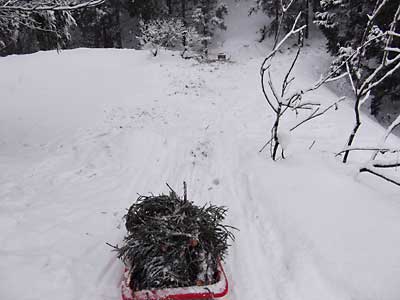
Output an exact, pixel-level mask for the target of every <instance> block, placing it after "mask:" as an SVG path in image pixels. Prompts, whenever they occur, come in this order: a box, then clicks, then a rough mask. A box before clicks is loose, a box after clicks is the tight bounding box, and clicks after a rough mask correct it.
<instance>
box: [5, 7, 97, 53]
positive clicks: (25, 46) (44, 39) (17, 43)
mask: <svg viewBox="0 0 400 300" xmlns="http://www.w3.org/2000/svg"><path fill="white" fill-rule="evenodd" d="M102 2H103V0H88V1H72V0H58V1H55V0H30V1H27V0H14V1H7V0H0V55H8V54H14V53H18V54H19V53H31V52H35V51H38V50H49V49H60V48H62V47H65V46H67V44H68V42H69V41H70V39H71V30H72V28H73V27H74V26H75V25H76V22H75V19H74V17H73V14H72V12H73V11H75V10H79V9H83V8H88V7H94V6H97V5H99V4H101V3H102Z"/></svg>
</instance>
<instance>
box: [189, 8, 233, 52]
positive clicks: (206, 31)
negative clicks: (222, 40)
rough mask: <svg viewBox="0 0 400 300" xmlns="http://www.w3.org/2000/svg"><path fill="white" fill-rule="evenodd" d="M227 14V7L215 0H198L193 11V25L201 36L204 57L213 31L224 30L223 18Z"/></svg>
mask: <svg viewBox="0 0 400 300" xmlns="http://www.w3.org/2000/svg"><path fill="white" fill-rule="evenodd" d="M227 14H228V7H227V5H226V4H225V3H221V2H219V1H216V0H199V1H198V3H197V6H196V8H195V9H194V11H193V14H192V19H193V23H194V26H195V27H196V29H197V32H198V33H199V34H200V35H201V43H202V45H203V53H204V55H205V56H206V57H207V56H208V46H209V41H210V39H211V38H212V36H213V34H214V32H215V30H226V25H225V22H224V17H225V16H226V15H227Z"/></svg>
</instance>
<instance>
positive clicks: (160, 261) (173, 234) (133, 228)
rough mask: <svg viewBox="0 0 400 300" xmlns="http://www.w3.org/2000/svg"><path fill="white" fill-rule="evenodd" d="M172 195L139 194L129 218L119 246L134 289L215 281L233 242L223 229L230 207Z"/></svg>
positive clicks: (230, 233)
mask: <svg viewBox="0 0 400 300" xmlns="http://www.w3.org/2000/svg"><path fill="white" fill-rule="evenodd" d="M186 198H187V197H186V193H185V197H184V198H183V199H181V198H180V197H178V196H177V194H176V193H175V192H174V191H173V190H172V189H171V192H170V194H169V195H159V196H139V198H138V199H137V201H136V202H135V203H134V204H133V205H132V206H131V207H130V208H129V210H128V214H127V215H126V229H127V231H128V235H127V236H126V237H125V239H124V245H123V246H122V247H117V251H118V255H119V258H121V259H122V260H123V261H124V263H125V264H126V265H127V266H128V267H129V270H130V287H131V288H132V290H134V291H137V290H143V289H160V288H172V287H187V286H193V285H207V284H212V283H214V282H215V281H216V280H217V276H218V275H217V274H218V270H217V267H218V262H219V260H223V259H224V256H225V255H226V253H227V249H228V246H229V244H228V240H229V239H232V240H233V239H234V236H233V234H232V232H231V231H230V229H231V228H232V227H230V226H226V225H223V224H222V222H223V220H224V218H225V215H226V212H227V209H226V208H225V207H219V206H215V205H211V204H209V205H206V206H203V207H199V206H196V205H194V204H193V202H191V201H188V200H187V199H186Z"/></svg>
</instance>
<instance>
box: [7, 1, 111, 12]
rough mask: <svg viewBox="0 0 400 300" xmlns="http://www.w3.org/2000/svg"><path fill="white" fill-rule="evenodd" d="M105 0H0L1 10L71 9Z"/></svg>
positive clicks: (91, 5)
mask: <svg viewBox="0 0 400 300" xmlns="http://www.w3.org/2000/svg"><path fill="white" fill-rule="evenodd" d="M104 2H105V0H89V1H84V2H80V3H77V2H76V1H21V0H16V1H0V12H1V11H14V12H39V11H72V10H77V9H82V8H88V7H94V6H98V5H100V4H103V3H104Z"/></svg>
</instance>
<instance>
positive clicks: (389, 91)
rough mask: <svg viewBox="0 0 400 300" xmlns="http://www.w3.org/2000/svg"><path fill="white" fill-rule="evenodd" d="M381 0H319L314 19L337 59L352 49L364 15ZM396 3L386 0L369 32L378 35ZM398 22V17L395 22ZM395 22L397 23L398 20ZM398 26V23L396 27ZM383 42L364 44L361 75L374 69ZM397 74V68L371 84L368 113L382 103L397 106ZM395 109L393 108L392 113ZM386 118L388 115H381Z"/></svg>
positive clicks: (365, 19) (397, 44) (399, 96)
mask: <svg viewBox="0 0 400 300" xmlns="http://www.w3.org/2000/svg"><path fill="white" fill-rule="evenodd" d="M379 3H381V1H376V0H359V1H351V0H322V1H320V10H319V11H317V12H316V14H315V23H316V24H317V25H318V26H319V28H320V29H321V30H322V32H323V33H324V35H325V36H326V38H327V50H328V52H330V53H331V54H333V55H337V56H338V59H337V62H338V61H340V59H341V58H342V59H343V57H344V54H345V53H348V52H349V51H351V49H353V50H354V48H355V47H357V45H358V44H359V43H360V41H361V39H362V38H363V32H364V31H365V28H366V26H367V23H368V15H370V14H371V13H372V12H373V11H374V9H375V7H376V5H377V4H379ZM398 6H399V3H398V1H396V0H388V1H386V5H385V6H384V7H383V9H382V11H381V12H380V13H379V15H377V17H376V20H375V24H376V25H377V26H375V27H373V28H371V30H370V35H371V37H372V38H373V36H374V35H375V36H376V35H378V34H379V32H374V30H376V29H377V28H379V30H387V29H388V28H389V26H390V22H391V20H392V17H391V16H392V15H393V13H394V12H395V11H396V9H397V7H398ZM398 23H400V21H399V22H398ZM397 26H400V25H399V24H398V25H397ZM397 29H399V27H397ZM383 47H384V44H383V43H373V44H372V45H371V46H370V47H368V49H367V52H366V53H365V58H366V60H365V61H364V62H363V64H362V70H363V74H364V75H363V76H364V77H366V76H368V75H369V74H371V73H372V72H373V71H374V70H375V66H376V65H377V63H378V61H379V60H380V59H381V57H382V51H383ZM392 47H400V42H399V39H394V40H393V41H392ZM399 82H400V74H399V72H397V73H395V74H393V75H392V78H391V80H387V81H385V82H383V83H382V84H381V85H379V86H377V87H375V88H374V89H373V90H372V91H371V93H372V95H373V97H372V100H371V106H370V108H371V113H372V114H373V115H375V116H377V115H379V112H380V111H381V109H382V107H383V106H392V107H393V108H395V107H398V109H399V108H400V100H399V99H400V85H399ZM397 113H399V111H393V114H394V115H396V114H397ZM385 118H388V120H387V121H388V122H390V118H391V117H390V116H385Z"/></svg>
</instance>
